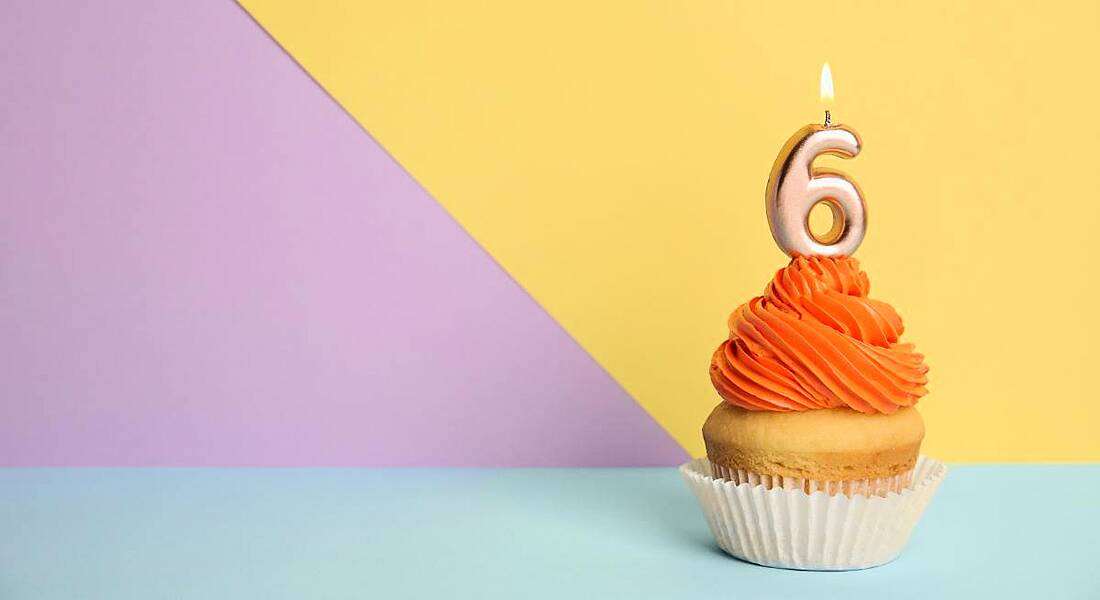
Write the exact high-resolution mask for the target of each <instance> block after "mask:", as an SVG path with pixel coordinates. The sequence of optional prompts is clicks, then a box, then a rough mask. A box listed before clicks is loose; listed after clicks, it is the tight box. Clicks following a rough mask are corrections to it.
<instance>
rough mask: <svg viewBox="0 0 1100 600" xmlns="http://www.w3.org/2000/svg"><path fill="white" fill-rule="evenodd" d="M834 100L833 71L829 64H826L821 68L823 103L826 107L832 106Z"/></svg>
mask: <svg viewBox="0 0 1100 600" xmlns="http://www.w3.org/2000/svg"><path fill="white" fill-rule="evenodd" d="M834 99H835V96H834V95H833V70H832V69H830V68H829V63H825V64H824V65H823V66H822V67H821V102H822V103H824V104H825V106H831V105H832V103H833V100H834Z"/></svg>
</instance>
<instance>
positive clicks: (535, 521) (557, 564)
mask: <svg viewBox="0 0 1100 600" xmlns="http://www.w3.org/2000/svg"><path fill="white" fill-rule="evenodd" d="M1098 552H1100V465H1078V466H961V467H953V468H952V470H951V471H950V472H949V473H948V476H947V480H946V481H945V482H944V484H943V486H942V487H941V488H940V491H939V493H938V495H937V497H936V498H935V500H933V502H932V505H931V507H930V508H929V510H928V512H927V513H926V514H925V517H924V519H923V521H922V522H921V523H920V524H919V525H918V527H917V530H916V532H915V534H914V536H913V538H912V540H911V542H910V544H909V547H908V548H907V550H906V551H905V553H904V554H902V556H901V558H900V559H898V560H897V561H895V562H894V563H892V564H889V565H886V566H884V567H880V568H877V569H870V570H867V571H859V572H848V573H813V572H798V571H784V570H776V569H766V568H763V567H757V566H754V565H750V564H747V563H742V562H739V561H737V560H734V559H732V558H729V557H727V556H726V555H724V554H722V553H721V551H719V550H718V549H717V548H716V547H715V546H714V543H713V541H712V540H711V538H710V534H709V532H708V531H707V528H706V524H705V522H704V520H703V517H702V514H701V513H700V511H699V509H698V508H697V506H696V505H695V501H694V498H692V497H691V495H690V493H689V492H688V490H687V488H686V487H685V486H684V484H683V482H682V481H681V480H680V478H679V474H678V473H676V472H675V470H673V469H614V470H527V469H524V470H354V469H312V470H283V469H274V470H231V469H225V470H210V469H163V470H144V469H143V470H137V469H26V470H3V471H0V598H2V599H4V600H12V599H23V598H28V599H30V598H33V599H35V600H47V599H52V598H64V599H66V600H69V599H74V598H110V599H113V600H121V599H125V598H142V599H150V598H204V599H207V598H234V599H239V598H265V599H267V598H487V597H488V598H492V597H500V598H618V597H627V598H632V599H639V598H692V597H699V598H708V599H718V598H738V599H744V598H785V597H795V596H802V595H804V594H814V596H813V597H816V598H830V597H845V598H858V597H866V598H888V597H889V598H931V597H936V598H998V599H1003V598H1044V599H1062V598H1100V565H1098V562H1100V556H1098ZM802 597H807V596H802Z"/></svg>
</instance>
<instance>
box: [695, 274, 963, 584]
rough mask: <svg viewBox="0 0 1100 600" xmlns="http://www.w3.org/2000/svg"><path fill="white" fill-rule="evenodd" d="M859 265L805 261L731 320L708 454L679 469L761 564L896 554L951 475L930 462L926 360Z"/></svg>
mask: <svg viewBox="0 0 1100 600" xmlns="http://www.w3.org/2000/svg"><path fill="white" fill-rule="evenodd" d="M869 291H870V285H869V282H868V278H867V275H866V274H865V273H863V272H862V271H861V270H860V267H859V262H858V261H857V260H856V259H854V258H851V257H848V256H795V257H794V258H793V259H792V260H791V262H790V264H789V265H788V266H786V267H785V268H783V269H780V270H779V271H778V272H777V273H776V275H775V277H774V278H773V279H772V281H771V283H770V284H768V286H767V288H766V289H765V291H764V294H763V295H762V296H759V297H756V298H753V299H752V300H750V301H749V302H747V303H745V304H743V305H741V306H740V307H739V308H737V309H736V310H735V311H734V312H733V313H732V314H731V315H730V319H729V337H728V339H727V340H726V341H724V342H722V344H721V345H720V346H719V347H718V349H717V350H716V351H715V352H714V355H713V356H712V359H711V364H710V378H711V382H712V383H713V384H714V388H715V389H716V390H717V392H718V395H719V396H720V397H721V399H722V401H721V402H720V403H719V404H718V406H717V407H715V409H714V410H713V411H712V412H711V414H710V417H709V418H708V419H707V420H706V423H705V424H704V426H703V439H704V442H705V445H706V451H707V456H706V458H705V459H697V460H695V461H692V462H691V463H688V464H687V465H684V467H683V468H682V471H683V473H684V475H685V478H686V479H687V480H688V483H689V484H690V485H691V487H692V489H693V491H694V492H695V494H696V496H697V498H698V499H699V501H700V503H701V504H702V506H703V508H704V512H705V513H706V514H707V519H708V523H709V524H710V526H711V530H712V532H713V533H714V534H715V537H716V538H717V540H718V543H719V545H720V546H721V547H722V548H723V549H724V550H726V551H727V552H729V553H730V554H733V555H734V556H737V557H739V558H743V559H746V560H749V561H752V562H756V563H759V564H764V565H769V566H779V567H789V568H804V569H856V568H864V567H869V566H874V565H877V564H882V563H884V562H887V561H889V560H892V559H893V558H894V557H896V556H897V555H898V553H899V552H900V551H901V548H902V547H903V546H904V544H905V542H906V540H907V538H908V536H909V532H910V531H911V529H912V527H913V526H914V525H915V523H916V521H917V519H918V518H919V516H920V514H921V512H922V511H923V508H924V506H925V504H926V503H927V502H928V500H929V499H930V498H931V496H932V493H933V492H934V491H935V488H936V486H937V485H938V483H939V481H940V479H942V477H943V474H944V472H945V469H944V467H943V465H941V464H940V463H938V462H936V461H933V460H930V459H926V458H923V457H921V456H920V445H921V440H922V439H923V437H924V423H923V421H922V420H921V417H920V414H919V413H918V412H917V409H916V407H915V404H916V403H917V400H918V399H920V398H921V397H922V396H924V395H925V394H926V393H927V389H926V387H925V386H926V384H927V381H928V380H927V372H928V368H927V366H925V364H924V357H923V356H922V355H920V354H918V353H917V352H916V351H915V350H914V348H913V346H912V345H911V344H908V343H903V342H901V341H900V337H901V335H902V332H903V326H902V321H901V318H900V317H899V316H898V314H897V312H895V311H894V309H893V308H892V307H890V305H888V304H886V303H884V302H880V301H878V300H874V299H872V298H870V297H869V296H868V293H869Z"/></svg>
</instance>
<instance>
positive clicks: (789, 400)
mask: <svg viewBox="0 0 1100 600" xmlns="http://www.w3.org/2000/svg"><path fill="white" fill-rule="evenodd" d="M870 287H871V285H870V283H869V282H868V281H867V274H866V273H864V272H863V271H860V270H859V261H857V260H856V259H854V258H849V257H836V258H833V257H817V256H813V257H796V258H794V259H793V260H792V261H791V263H790V264H789V265H787V267H786V268H783V269H780V270H779V272H777V273H776V274H775V278H774V279H773V280H772V282H771V283H770V284H769V285H768V288H767V290H765V292H764V295H763V296H758V297H756V298H753V299H752V300H750V301H748V302H747V303H745V304H742V305H741V306H740V307H738V308H737V310H735V311H733V314H731V315H730V318H729V328H730V336H729V339H728V340H726V341H725V342H723V343H722V345H721V346H719V347H718V350H716V351H715V353H714V357H713V358H712V359H711V364H710V379H711V381H712V382H713V383H714V387H715V389H717V390H718V393H719V394H720V395H721V396H722V397H723V398H725V399H726V400H727V401H728V402H731V403H733V404H735V405H737V406H740V407H741V408H744V409H748V410H774V411H792V410H813V409H818V408H836V407H842V406H847V407H850V408H852V409H855V410H858V411H860V412H864V413H873V412H880V413H885V414H893V413H894V412H896V411H897V410H898V407H901V406H911V405H913V404H915V403H916V402H917V399H919V398H920V397H921V396H923V395H925V394H926V393H927V392H928V390H926V389H925V387H924V386H925V384H926V383H927V382H928V377H927V376H926V373H927V372H928V367H926V366H925V365H924V356H922V355H920V354H917V353H916V352H914V350H913V345H912V344H902V343H898V338H899V336H901V333H902V331H903V330H904V328H903V327H902V324H901V317H899V316H898V313H897V312H895V311H894V309H893V308H892V307H890V305H888V304H886V303H885V302H879V301H878V300H872V299H870V298H868V297H867V292H868V291H869V289H870Z"/></svg>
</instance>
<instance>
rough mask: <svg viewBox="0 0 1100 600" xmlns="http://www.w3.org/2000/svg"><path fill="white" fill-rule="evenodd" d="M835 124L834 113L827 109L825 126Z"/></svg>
mask: <svg viewBox="0 0 1100 600" xmlns="http://www.w3.org/2000/svg"><path fill="white" fill-rule="evenodd" d="M832 124H833V115H831V114H829V111H828V110H826V111H825V126H826V127H828V126H830V125H832Z"/></svg>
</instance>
